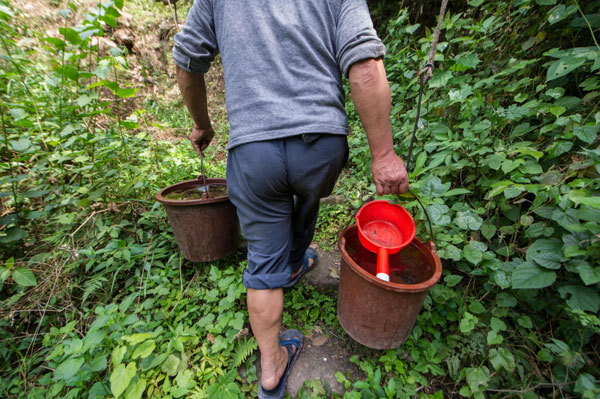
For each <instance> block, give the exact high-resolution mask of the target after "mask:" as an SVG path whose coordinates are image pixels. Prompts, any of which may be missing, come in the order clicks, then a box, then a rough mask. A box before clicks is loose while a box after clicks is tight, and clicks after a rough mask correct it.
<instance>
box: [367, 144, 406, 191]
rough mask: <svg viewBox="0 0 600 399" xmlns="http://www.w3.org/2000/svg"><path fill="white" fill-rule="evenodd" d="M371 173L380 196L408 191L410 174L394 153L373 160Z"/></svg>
mask: <svg viewBox="0 0 600 399" xmlns="http://www.w3.org/2000/svg"><path fill="white" fill-rule="evenodd" d="M371 173H372V174H373V181H374V182H375V187H376V188H377V194H378V195H383V194H400V193H405V192H406V191H408V187H409V186H408V174H407V172H406V168H405V167H404V162H403V161H402V159H400V157H398V155H396V154H395V153H393V152H389V153H388V154H386V155H384V156H381V157H377V158H373V162H372V163H371Z"/></svg>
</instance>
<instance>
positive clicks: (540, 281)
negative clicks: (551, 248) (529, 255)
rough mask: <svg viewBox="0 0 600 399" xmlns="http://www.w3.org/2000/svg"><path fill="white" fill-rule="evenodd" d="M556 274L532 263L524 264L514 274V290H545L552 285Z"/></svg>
mask: <svg viewBox="0 0 600 399" xmlns="http://www.w3.org/2000/svg"><path fill="white" fill-rule="evenodd" d="M555 280H556V273H554V272H553V271H550V270H546V269H543V268H541V267H539V266H537V265H536V264H534V263H532V262H523V263H521V264H520V265H518V266H517V267H516V268H515V270H514V271H513V273H512V287H513V288H517V289H518V288H544V287H548V286H550V285H552V283H554V281H555Z"/></svg>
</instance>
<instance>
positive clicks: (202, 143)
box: [189, 126, 215, 155]
mask: <svg viewBox="0 0 600 399" xmlns="http://www.w3.org/2000/svg"><path fill="white" fill-rule="evenodd" d="M214 136H215V131H214V130H213V129H212V128H208V129H200V128H199V127H197V126H194V129H192V133H191V134H190V137H189V139H190V141H191V142H192V145H193V146H194V148H195V149H196V151H197V152H198V154H200V155H202V151H204V150H205V149H206V147H208V145H209V144H210V142H211V141H212V139H213V137H214Z"/></svg>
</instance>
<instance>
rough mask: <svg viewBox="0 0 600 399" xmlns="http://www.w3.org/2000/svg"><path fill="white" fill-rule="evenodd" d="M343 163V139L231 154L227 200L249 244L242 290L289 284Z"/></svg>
mask: <svg viewBox="0 0 600 399" xmlns="http://www.w3.org/2000/svg"><path fill="white" fill-rule="evenodd" d="M347 159H348V142H347V140H346V136H344V135H335V134H304V135H300V136H292V137H286V138H282V139H275V140H268V141H257V142H253V143H247V144H242V145H239V146H237V147H234V148H232V149H231V150H230V151H229V154H228V158H227V186H228V192H229V198H230V199H231V201H232V202H233V204H234V205H235V206H236V208H237V214H238V217H239V220H240V226H241V229H242V233H243V235H244V237H245V238H246V240H248V267H247V269H246V270H245V271H244V278H243V283H244V285H245V286H246V287H247V288H254V289H274V288H279V287H281V286H282V285H284V284H286V283H288V282H289V281H290V278H291V275H292V270H295V269H296V268H297V267H299V265H300V264H301V263H302V260H303V257H304V252H305V251H306V249H307V248H308V246H309V245H310V243H311V241H312V237H313V234H314V231H315V225H316V222H317V215H318V212H319V200H320V198H322V197H326V196H328V195H329V194H331V191H332V190H333V186H334V185H335V181H336V179H337V177H338V175H339V173H340V172H341V170H342V168H343V167H344V164H345V163H346V160H347Z"/></svg>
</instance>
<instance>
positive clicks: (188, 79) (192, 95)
mask: <svg viewBox="0 0 600 399" xmlns="http://www.w3.org/2000/svg"><path fill="white" fill-rule="evenodd" d="M176 70H177V84H178V85H179V90H180V91H181V94H182V96H183V101H184V102H185V105H186V107H187V109H188V111H189V112H190V115H191V117H192V119H193V121H194V128H193V129H192V133H191V134H190V137H189V138H190V141H191V142H192V145H193V146H194V148H195V149H196V151H198V153H200V154H201V153H202V151H204V149H206V147H208V145H209V144H210V142H211V141H212V138H213V137H214V135H215V132H214V130H213V128H212V125H211V123H210V117H209V116H208V106H207V100H206V83H205V82H204V75H203V74H194V73H190V72H187V71H185V70H183V69H181V68H180V67H178V66H176Z"/></svg>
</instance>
